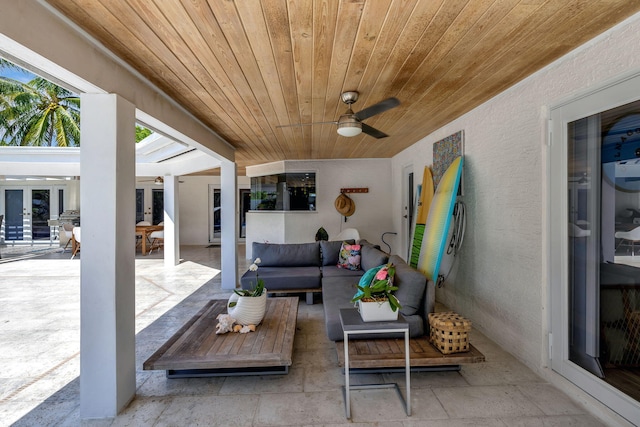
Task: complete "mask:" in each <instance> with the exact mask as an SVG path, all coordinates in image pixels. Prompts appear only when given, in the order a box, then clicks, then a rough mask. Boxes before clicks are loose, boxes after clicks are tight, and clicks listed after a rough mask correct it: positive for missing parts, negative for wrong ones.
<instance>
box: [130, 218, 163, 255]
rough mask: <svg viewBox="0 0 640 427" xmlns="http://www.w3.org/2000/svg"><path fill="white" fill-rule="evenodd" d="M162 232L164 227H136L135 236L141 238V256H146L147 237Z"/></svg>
mask: <svg viewBox="0 0 640 427" xmlns="http://www.w3.org/2000/svg"><path fill="white" fill-rule="evenodd" d="M161 230H164V225H136V235H139V236H141V240H142V242H141V247H142V255H147V243H148V242H149V235H150V234H151V233H153V232H154V231H161Z"/></svg>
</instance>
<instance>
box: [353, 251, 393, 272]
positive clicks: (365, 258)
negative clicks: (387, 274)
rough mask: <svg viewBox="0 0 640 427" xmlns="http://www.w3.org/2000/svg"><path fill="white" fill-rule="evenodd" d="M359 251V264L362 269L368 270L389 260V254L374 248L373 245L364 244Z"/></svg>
mask: <svg viewBox="0 0 640 427" xmlns="http://www.w3.org/2000/svg"><path fill="white" fill-rule="evenodd" d="M360 251H361V253H362V259H361V261H360V266H361V267H362V269H363V270H370V269H372V268H373V267H377V266H379V265H382V264H386V263H387V262H388V261H389V255H387V254H386V253H385V252H382V251H381V250H380V249H376V248H375V246H372V245H364V246H362V249H361V250H360Z"/></svg>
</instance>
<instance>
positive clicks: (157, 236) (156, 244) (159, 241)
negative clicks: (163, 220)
mask: <svg viewBox="0 0 640 427" xmlns="http://www.w3.org/2000/svg"><path fill="white" fill-rule="evenodd" d="M158 225H160V224H158ZM149 240H151V249H149V255H151V252H153V250H154V249H157V250H160V248H161V247H164V230H158V231H153V232H151V234H149Z"/></svg>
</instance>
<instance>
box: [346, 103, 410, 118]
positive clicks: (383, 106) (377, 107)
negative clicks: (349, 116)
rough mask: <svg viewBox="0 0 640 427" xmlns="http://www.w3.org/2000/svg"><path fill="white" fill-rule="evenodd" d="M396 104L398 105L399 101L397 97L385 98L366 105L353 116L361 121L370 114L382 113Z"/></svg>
mask: <svg viewBox="0 0 640 427" xmlns="http://www.w3.org/2000/svg"><path fill="white" fill-rule="evenodd" d="M398 105H400V101H398V98H387V99H385V100H384V101H380V102H378V103H377V104H373V105H370V106H368V107H367V108H365V109H364V110H360V111H358V112H357V113H356V114H355V116H356V119H358V120H360V121H362V120H364V119H367V118H369V117H371V116H375V115H376V114H380V113H384V112H385V111H387V110H390V109H392V108H394V107H397V106H398Z"/></svg>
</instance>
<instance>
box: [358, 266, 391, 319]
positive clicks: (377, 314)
mask: <svg viewBox="0 0 640 427" xmlns="http://www.w3.org/2000/svg"><path fill="white" fill-rule="evenodd" d="M395 273H396V268H395V266H394V265H393V264H391V263H389V264H385V265H384V266H381V267H379V268H378V269H377V270H370V272H367V273H365V275H364V276H362V279H361V280H360V283H359V284H358V293H356V295H355V296H354V297H353V299H352V300H351V302H353V303H357V304H358V311H359V312H360V316H361V317H362V320H363V321H365V322H371V321H380V320H396V319H397V318H398V309H400V308H402V306H401V305H400V301H398V298H396V296H395V295H394V294H393V292H395V291H397V290H398V287H397V286H394V284H393V279H394V277H395ZM371 275H373V277H371Z"/></svg>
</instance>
